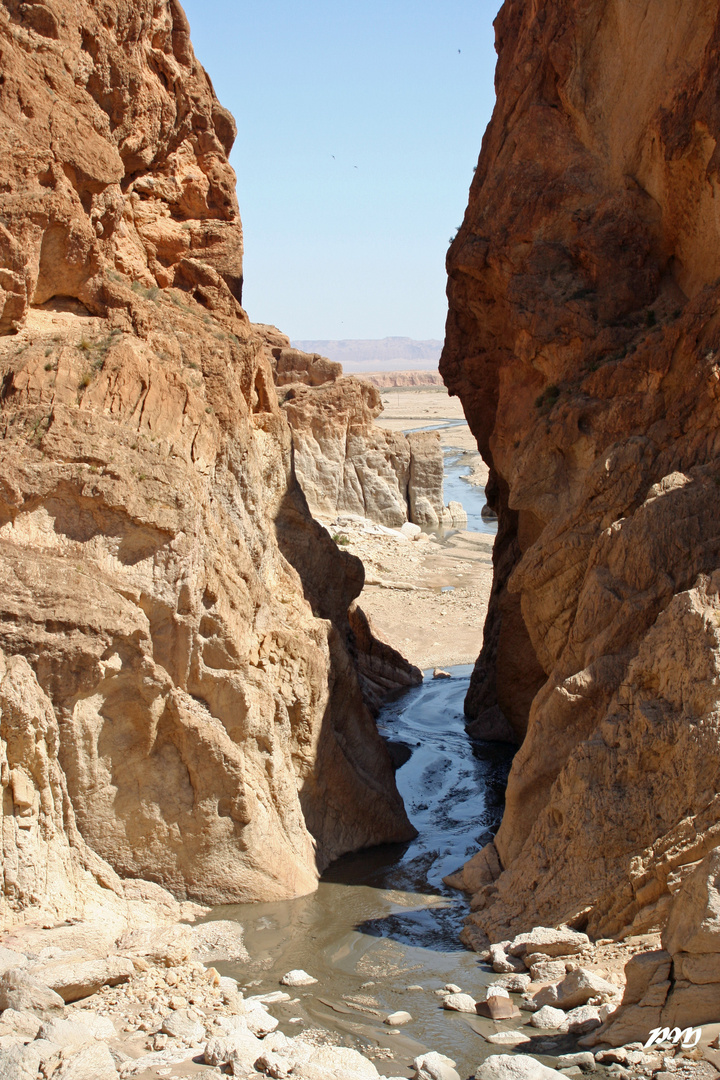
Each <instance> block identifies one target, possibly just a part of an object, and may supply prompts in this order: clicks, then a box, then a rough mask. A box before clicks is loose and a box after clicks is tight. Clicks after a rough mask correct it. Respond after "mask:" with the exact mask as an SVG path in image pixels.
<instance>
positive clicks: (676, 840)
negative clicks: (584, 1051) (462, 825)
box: [441, 0, 720, 943]
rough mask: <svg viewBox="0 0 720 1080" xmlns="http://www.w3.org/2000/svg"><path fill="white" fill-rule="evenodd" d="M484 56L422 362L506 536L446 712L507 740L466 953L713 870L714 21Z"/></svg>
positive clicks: (617, 12)
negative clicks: (488, 63)
mask: <svg viewBox="0 0 720 1080" xmlns="http://www.w3.org/2000/svg"><path fill="white" fill-rule="evenodd" d="M496 37H497V46H498V54H499V60H498V68H497V74H496V85H497V91H498V100H497V105H496V108H495V112H494V114H493V118H492V122H491V124H490V126H489V128H488V131H487V133H486V135H485V139H484V142H483V148H482V152H481V155H480V159H479V163H478V168H477V171H476V173H475V177H474V180H473V183H472V187H471V192H470V200H469V205H468V209H467V213H466V215H465V220H464V222H463V225H462V227H461V229H460V231H459V233H458V235H457V237H456V239H455V240H454V242H453V244H452V246H451V248H450V252H449V255H448V272H449V286H448V295H449V302H450V314H449V319H448V326H447V338H446V343H445V348H444V352H443V357H442V360H441V372H442V374H443V377H444V379H445V381H446V383H447V385H448V386H449V388H450V391H451V393H454V394H459V395H460V397H461V398H462V401H463V404H464V407H465V412H466V415H467V417H468V420H469V423H470V425H471V427H472V430H473V432H474V433H475V435H476V436H477V439H478V443H479V446H480V449H481V451H482V454H483V456H484V458H485V460H486V461H487V462H488V464H489V466H490V470H491V472H490V484H489V487H488V495H489V498H490V501H491V502H492V504H493V505H494V507H495V508H496V509H497V511H498V514H499V535H498V540H497V543H496V547H495V556H494V558H495V580H494V587H493V594H492V599H491V604H490V611H489V614H488V620H487V624H486V629H485V637H484V644H483V649H482V653H481V655H480V658H479V660H478V664H477V666H476V669H475V673H474V678H473V683H472V687H471V691H470V694H469V696H468V700H467V703H466V709H467V712H468V715H469V717H471V718H472V720H473V729H474V731H475V732H476V733H478V734H482V732H483V730H484V728H485V726H486V725H487V724H491V723H493V722H494V718H496V716H497V710H498V709H500V710H501V711H502V712H503V713H504V715H505V716H506V717H507V719H508V720H509V721H510V723H511V725H512V726H513V728H514V730H515V734H516V737H517V739H518V741H520V740H522V745H521V747H520V750H519V751H518V754H517V756H516V759H515V763H514V766H513V769H512V772H511V775H510V780H509V784H508V790H507V804H506V811H505V815H504V818H503V822H502V826H501V828H500V831H499V833H498V835H497V837H496V840H495V848H496V850H490V851H488V852H487V853H486V857H485V859H484V863H483V868H482V873H480V874H479V877H478V876H477V875H476V877H475V885H474V887H475V890H476V891H475V896H474V899H473V908H474V909H475V910H474V914H473V916H472V917H471V922H470V924H469V926H468V928H467V930H466V939H467V940H468V942H471V943H472V942H475V943H481V942H482V941H483V940H485V938H484V935H485V934H486V933H487V934H489V935H490V936H491V937H492V938H493V939H495V940H497V939H498V938H502V937H505V936H511V935H510V934H509V933H508V931H509V929H513V930H514V929H521V928H525V927H526V926H527V927H529V926H532V925H533V924H536V923H539V922H542V923H559V922H561V921H563V920H567V921H569V922H571V923H572V924H573V925H575V926H577V927H580V928H587V929H588V930H589V932H590V933H592V934H596V935H599V936H605V935H607V934H624V933H628V932H629V931H630V930H639V929H644V928H649V927H652V926H657V925H662V923H663V921H664V919H665V917H666V912H667V909H668V904H669V901H670V898H671V895H672V894H673V893H674V892H676V891H677V889H678V887H679V885H680V884H681V882H682V880H683V879H684V878H685V877H686V876H687V874H688V873H689V872H690V871H691V869H692V867H693V865H694V864H695V863H696V862H697V861H698V860H699V859H701V858H702V857H703V856H704V855H705V854H706V853H707V851H708V850H710V849H712V848H713V847H715V846H716V845H717V844H718V843H720V796H718V794H717V793H718V791H719V790H720V755H719V753H718V733H719V730H720V710H719V699H720V692H719V691H718V686H719V685H720V682H719V679H718V676H719V675H720V630H719V626H720V615H719V611H720V601H719V600H718V586H720V575H719V574H718V573H717V568H718V566H720V538H719V537H718V528H717V517H718V508H719V507H720V458H719V457H718V455H719V454H720V424H719V423H718V421H719V420H720V366H719V364H718V350H720V322H719V321H718V314H717V312H718V301H719V300H720V288H718V285H717V278H718V274H720V265H719V264H718V252H720V242H719V241H720V235H719V234H720V224H719V221H720V219H718V216H717V213H716V204H717V199H718V197H719V195H720V188H719V184H720V176H719V175H718V168H719V166H720V158H719V156H718V152H717V149H716V146H717V140H718V138H719V137H720V113H719V112H718V107H717V101H718V97H719V94H720V75H719V72H720V67H719V65H718V59H719V55H718V54H719V49H720V19H719V17H718V10H717V5H716V4H710V3H705V2H702V0H693V2H690V3H687V2H682V3H681V2H680V0H673V2H671V3H666V2H664V0H643V2H641V3H634V2H630V0H613V2H612V3H593V2H590V3H587V2H580V0H562V2H560V3H553V4H550V3H545V2H537V3H533V4H525V3H521V2H520V0H506V3H505V5H504V7H503V8H502V10H501V12H500V14H499V15H498V18H497V22H496ZM498 856H499V862H498Z"/></svg>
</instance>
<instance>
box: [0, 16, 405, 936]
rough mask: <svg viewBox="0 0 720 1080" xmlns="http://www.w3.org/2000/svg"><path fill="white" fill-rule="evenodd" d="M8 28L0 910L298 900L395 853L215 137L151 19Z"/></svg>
mask: <svg viewBox="0 0 720 1080" xmlns="http://www.w3.org/2000/svg"><path fill="white" fill-rule="evenodd" d="M33 10H34V9H33ZM38 10H40V9H38ZM45 10H46V9H45V8H42V12H44V11H45ZM48 10H49V9H48ZM3 11H4V12H5V13H4V15H3V20H4V21H2V23H1V25H0V37H1V38H2V48H3V70H4V72H5V74H6V78H9V79H10V80H11V81H12V85H13V87H14V90H13V92H12V93H11V95H10V98H8V99H7V100H5V99H3V103H2V106H1V109H0V147H2V151H3V153H2V155H0V163H1V164H0V211H1V216H2V220H3V222H4V224H3V226H2V229H0V234H1V235H0V263H1V264H2V269H3V279H2V284H1V287H0V329H1V330H2V331H3V332H4V333H5V336H4V337H2V338H1V339H0V382H1V383H2V388H3V389H2V400H1V402H0V422H1V424H2V432H3V469H2V475H3V479H2V485H1V491H0V596H1V597H2V600H1V601H0V649H1V650H2V651H3V653H4V657H5V658H6V659H3V661H2V671H1V672H0V687H2V688H4V690H3V691H2V693H0V712H1V713H2V716H1V717H0V725H1V727H2V731H1V732H0V735H1V736H2V739H1V742H2V755H4V756H3V758H2V760H3V768H2V774H3V787H4V790H5V792H6V794H5V801H4V807H5V813H4V816H3V819H2V828H3V851H4V853H5V858H4V866H3V871H4V876H3V881H2V893H1V895H2V904H3V910H2V911H1V912H0V915H1V916H2V917H3V918H7V919H17V918H18V917H22V918H27V919H30V917H31V916H30V915H28V914H27V913H28V911H29V910H30V909H34V911H35V914H36V915H37V914H38V913H39V912H41V911H43V910H44V907H49V909H50V911H49V914H50V915H52V916H53V918H54V919H56V918H58V917H59V919H58V921H60V920H61V919H63V918H65V917H66V916H72V917H76V916H78V915H82V913H83V909H84V906H85V905H86V904H93V905H97V907H98V908H99V907H101V906H102V900H103V899H105V900H108V901H111V900H112V898H113V897H117V898H119V899H121V898H122V892H123V889H122V884H121V883H120V881H119V879H118V875H120V876H122V877H128V878H134V879H138V878H143V877H144V876H152V878H153V879H154V880H155V881H157V882H159V883H161V884H162V885H165V886H167V887H168V888H169V889H170V890H171V891H172V892H173V893H174V895H175V896H176V897H177V898H179V899H181V900H186V899H189V898H193V899H196V900H203V901H205V902H210V903H213V904H215V903H224V902H237V901H248V900H255V899H277V898H281V897H288V896H295V895H299V894H302V893H306V892H308V891H309V890H311V889H313V888H314V887H315V884H316V882H317V877H318V873H319V870H320V869H322V868H323V867H324V866H325V865H327V864H328V863H329V862H330V861H332V860H333V859H334V858H336V857H337V856H338V855H340V854H341V853H343V852H345V851H348V850H356V849H358V848H362V847H365V846H368V845H370V844H373V843H382V842H386V841H397V840H404V839H409V838H410V837H411V835H412V832H413V830H412V827H411V826H410V824H409V822H408V820H407V817H406V815H405V813H404V810H403V807H402V804H401V800H400V798H399V796H398V794H397V789H396V787H395V783H394V776H393V770H392V765H391V762H390V760H389V757H388V755H387V752H386V750H385V747H384V744H383V742H382V740H381V739H380V736H379V735H378V733H377V731H376V729H375V725H374V723H373V720H372V716H371V715H370V713H369V711H368V709H367V707H366V704H365V702H364V701H363V697H362V690H361V687H360V684H359V681H358V676H357V670H356V667H355V660H354V652H355V650H356V645H355V643H354V639H353V634H352V631H351V630H350V627H349V621H348V608H349V606H350V604H351V603H352V601H353V600H354V599H355V598H356V596H357V595H358V594H359V592H360V590H361V588H362V567H361V566H360V564H359V563H357V562H356V561H355V560H353V559H352V558H350V557H349V556H347V555H345V554H343V553H342V552H340V551H338V549H337V546H336V545H335V544H334V543H333V541H332V539H331V538H330V537H329V536H328V535H327V534H326V533H325V532H324V531H323V530H322V529H321V528H320V527H319V526H318V525H317V524H316V523H314V522H313V521H312V519H311V517H310V514H309V511H308V507H307V503H306V501H305V499H304V497H303V495H302V492H301V491H300V489H299V487H298V485H297V481H296V478H295V474H294V471H293V462H292V445H291V434H290V430H289V427H288V424H287V418H286V416H285V414H284V413H283V411H282V410H281V409H280V406H279V404H278V399H277V392H276V389H275V386H274V381H273V373H272V368H271V364H270V360H269V358H268V353H267V348H268V340H269V339H268V335H269V334H270V331H268V330H267V329H266V328H253V327H252V326H251V324H250V323H249V321H248V319H247V316H246V314H245V312H244V311H243V310H242V308H241V306H240V297H241V285H242V231H241V225H240V219H239V214H238V208H237V203H236V198H235V190H234V189H235V179H234V174H233V172H232V169H231V168H230V165H229V163H228V157H227V155H228V151H229V148H230V145H231V143H232V140H233V137H234V133H235V127H234V123H233V121H232V118H231V117H230V116H229V114H228V113H227V112H226V111H225V110H224V109H223V108H222V107H221V106H220V104H219V103H218V101H217V99H216V98H215V95H214V93H213V90H212V86H211V84H210V81H209V79H208V78H207V76H206V74H205V72H204V71H203V69H202V67H201V66H200V65H199V64H198V62H197V60H196V59H195V57H194V55H193V52H192V48H191V45H190V42H189V35H188V25H187V20H186V19H185V16H184V15H183V14H182V12H181V10H180V8H179V7H178V6H177V5H176V4H175V3H174V2H173V3H171V2H170V0H161V2H160V3H157V4H150V3H149V0H140V2H139V6H137V8H133V11H132V12H131V13H130V15H128V13H127V11H126V10H125V8H123V7H122V5H118V4H117V3H115V0H110V6H109V7H107V8H103V10H102V12H100V11H99V9H97V8H96V7H95V6H93V5H92V4H89V3H87V2H86V0H80V2H78V3H74V4H73V3H70V2H69V0H57V3H55V4H54V7H53V12H54V13H55V15H54V16H52V17H53V18H54V22H53V26H54V27H55V29H54V30H53V33H54V34H55V33H56V34H57V36H56V37H52V39H46V38H45V37H43V36H42V35H37V34H35V33H34V32H32V31H29V30H28V29H27V26H26V25H25V20H26V15H25V14H23V13H20V11H19V9H18V11H17V12H15V11H14V9H13V12H10V11H9V9H8V10H7V11H5V9H3ZM51 14H52V13H51ZM43 17H44V16H43ZM48 18H51V16H48ZM49 40H52V44H51V45H48V41H49ZM149 57H151V60H150V59H148V58H149ZM158 71H160V72H161V75H158ZM50 84H52V87H53V90H52V94H50V93H48V92H46V91H45V90H44V89H43V87H45V86H49V85H50ZM18 94H20V95H21V96H22V98H23V101H24V102H25V105H26V111H25V113H23V112H22V110H20V109H19V107H16V106H14V105H12V106H10V105H8V102H10V101H12V102H15V101H17V100H19V98H18ZM14 331H17V333H14ZM8 332H11V333H9V335H8ZM270 336H272V335H271V334H270ZM281 344H282V343H281ZM300 385H301V389H305V390H308V391H311V390H313V389H321V388H313V387H309V386H304V387H303V386H302V384H300ZM357 393H358V397H361V396H362V394H361V392H360V391H358V392H357ZM402 520H404V515H403V518H402ZM313 608H314V611H313ZM23 657H27V658H28V660H24V659H22V658H23ZM23 665H24V666H23ZM33 679H35V681H36V683H37V686H34V685H32V682H33ZM58 717H61V718H62V724H61V725H58V723H57V718H58ZM349 746H351V747H352V748H353V750H352V754H350V755H349V754H348V753H347V748H348V747H349ZM60 762H62V767H61V766H60ZM139 792H142V796H140V795H139V794H138V793H139ZM79 834H81V835H82V837H83V838H84V840H85V843H84V844H82V842H81V838H80V835H79ZM103 860H106V861H103ZM108 864H110V865H108ZM103 893H104V894H105V896H104V898H103V895H102V894H103ZM114 910H116V911H117V910H119V908H117V907H116V908H115V909H114Z"/></svg>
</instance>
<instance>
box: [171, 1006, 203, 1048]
mask: <svg viewBox="0 0 720 1080" xmlns="http://www.w3.org/2000/svg"><path fill="white" fill-rule="evenodd" d="M162 1031H163V1032H164V1034H165V1035H170V1036H171V1038H173V1039H182V1040H183V1041H184V1042H186V1043H188V1045H190V1046H194V1045H195V1044H196V1043H199V1042H201V1041H202V1040H203V1039H204V1038H205V1028H204V1027H203V1025H202V1024H201V1023H199V1021H197V1020H195V1019H194V1018H193V1017H192V1016H190V1015H189V1013H188V1012H187V1010H185V1009H177V1010H176V1011H175V1012H173V1013H171V1014H170V1016H167V1017H166V1018H165V1020H164V1021H163V1025H162Z"/></svg>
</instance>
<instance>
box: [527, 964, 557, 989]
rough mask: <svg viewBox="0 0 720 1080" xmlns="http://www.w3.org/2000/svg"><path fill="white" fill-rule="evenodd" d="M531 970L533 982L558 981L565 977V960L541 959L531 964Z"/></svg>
mask: <svg viewBox="0 0 720 1080" xmlns="http://www.w3.org/2000/svg"><path fill="white" fill-rule="evenodd" d="M525 962H526V963H527V960H526V961H525ZM529 970H530V975H531V976H532V981H533V982H547V983H550V982H557V981H558V980H559V979H564V978H565V961H564V960H548V959H545V960H540V961H536V962H535V963H532V964H530V968H529Z"/></svg>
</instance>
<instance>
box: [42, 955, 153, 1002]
mask: <svg viewBox="0 0 720 1080" xmlns="http://www.w3.org/2000/svg"><path fill="white" fill-rule="evenodd" d="M134 972H135V965H134V964H133V962H132V960H129V959H128V958H127V957H126V956H106V957H102V958H98V959H96V960H81V961H78V962H75V963H65V962H63V961H57V962H55V963H51V964H44V965H41V966H37V967H33V968H32V973H33V975H34V976H35V977H37V978H38V979H40V980H41V981H42V982H44V983H46V984H47V985H48V986H49V987H51V989H53V990H55V991H56V993H58V994H60V996H61V997H62V999H63V1001H65V1002H70V1001H80V1000H81V998H86V997H90V995H91V994H96V993H97V991H98V990H99V989H100V988H101V987H102V986H117V984H118V983H123V982H127V980H128V979H129V978H130V976H131V975H133V974H134Z"/></svg>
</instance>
